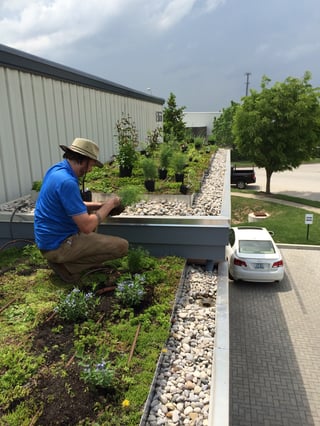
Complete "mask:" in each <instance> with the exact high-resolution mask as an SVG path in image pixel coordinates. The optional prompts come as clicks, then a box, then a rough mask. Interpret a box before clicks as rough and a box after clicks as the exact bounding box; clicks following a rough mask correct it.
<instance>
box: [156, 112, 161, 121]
mask: <svg viewBox="0 0 320 426" xmlns="http://www.w3.org/2000/svg"><path fill="white" fill-rule="evenodd" d="M159 121H162V111H157V112H156V122H157V123H158V122H159Z"/></svg>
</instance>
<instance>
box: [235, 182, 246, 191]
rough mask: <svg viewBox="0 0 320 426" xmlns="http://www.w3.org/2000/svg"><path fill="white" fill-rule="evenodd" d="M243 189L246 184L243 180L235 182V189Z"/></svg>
mask: <svg viewBox="0 0 320 426" xmlns="http://www.w3.org/2000/svg"><path fill="white" fill-rule="evenodd" d="M245 187H246V183H245V182H244V181H243V180H239V181H238V182H237V188H238V189H245Z"/></svg>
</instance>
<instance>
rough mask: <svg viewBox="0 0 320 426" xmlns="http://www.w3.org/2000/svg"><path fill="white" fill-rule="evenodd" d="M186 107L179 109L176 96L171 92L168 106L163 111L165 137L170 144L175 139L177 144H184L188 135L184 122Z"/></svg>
mask: <svg viewBox="0 0 320 426" xmlns="http://www.w3.org/2000/svg"><path fill="white" fill-rule="evenodd" d="M185 109H186V107H184V106H183V107H180V108H178V107H177V103H176V96H175V95H174V94H173V93H172V92H171V93H170V96H169V98H168V101H167V106H166V107H165V108H164V110H163V137H164V141H165V142H168V141H169V140H171V139H172V138H174V139H175V140H176V141H177V142H183V140H184V138H185V134H186V125H185V122H184V121H183V111H184V110H185Z"/></svg>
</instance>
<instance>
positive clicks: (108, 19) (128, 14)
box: [0, 0, 225, 54]
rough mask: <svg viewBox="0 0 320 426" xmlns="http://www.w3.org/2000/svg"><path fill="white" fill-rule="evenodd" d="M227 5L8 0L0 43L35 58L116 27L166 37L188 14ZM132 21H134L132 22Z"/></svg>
mask: <svg viewBox="0 0 320 426" xmlns="http://www.w3.org/2000/svg"><path fill="white" fill-rule="evenodd" d="M224 1H225V0H206V1H205V2H203V0H157V1H156V2H150V1H149V0H116V1H114V0H90V1H81V2H79V1H78V0H38V1H36V0H6V1H4V2H2V5H1V6H0V13H1V15H0V16H4V17H3V18H2V19H0V40H1V41H2V42H3V43H5V44H8V45H10V46H12V47H15V48H17V49H21V50H25V51H29V52H32V53H35V54H43V53H45V52H48V50H53V49H59V48H63V47H64V46H65V47H67V46H68V45H69V46H70V45H72V44H73V43H76V42H78V41H81V40H83V39H86V38H89V37H91V36H93V35H95V34H97V33H99V32H101V33H103V34H104V36H105V35H108V33H109V30H110V28H113V29H114V28H115V26H116V23H117V22H119V27H118V31H119V28H120V32H121V33H123V32H122V31H121V28H123V24H124V25H125V29H126V30H125V31H124V32H125V33H126V36H127V37H128V36H129V38H130V35H129V34H128V32H129V33H130V31H132V34H133V36H136V34H134V33H136V32H138V34H146V32H147V33H148V34H149V35H153V34H154V31H155V30H156V31H157V32H158V35H159V33H160V34H161V33H163V32H167V31H168V30H169V29H171V28H173V27H174V26H175V25H177V24H178V23H179V22H181V21H182V20H183V19H184V18H185V17H186V16H188V15H190V14H191V12H192V11H196V12H197V13H200V14H201V13H208V12H211V11H212V10H213V9H214V8H215V7H217V6H218V5H219V4H222V3H224ZM133 18H134V19H133Z"/></svg>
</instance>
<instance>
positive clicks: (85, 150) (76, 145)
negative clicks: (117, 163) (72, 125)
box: [60, 138, 103, 167]
mask: <svg viewBox="0 0 320 426" xmlns="http://www.w3.org/2000/svg"><path fill="white" fill-rule="evenodd" d="M60 148H61V149H63V151H65V152H66V151H73V152H77V153H78V154H80V155H83V156H84V157H88V158H91V159H92V160H95V162H96V166H98V167H103V164H102V163H100V161H99V160H98V154H99V147H98V145H97V144H96V143H94V142H92V141H91V140H90V139H83V138H75V140H74V141H73V142H72V145H70V146H66V145H60Z"/></svg>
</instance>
